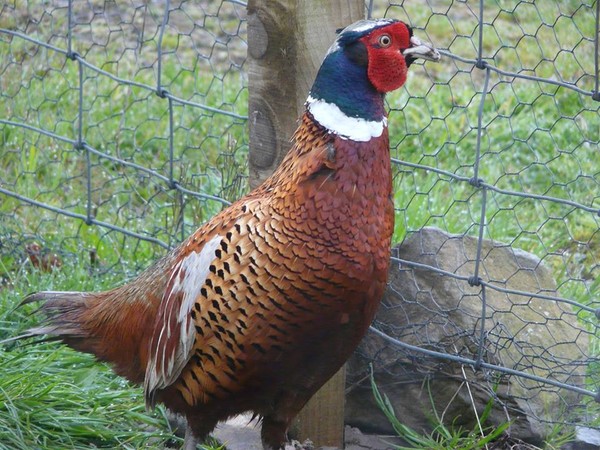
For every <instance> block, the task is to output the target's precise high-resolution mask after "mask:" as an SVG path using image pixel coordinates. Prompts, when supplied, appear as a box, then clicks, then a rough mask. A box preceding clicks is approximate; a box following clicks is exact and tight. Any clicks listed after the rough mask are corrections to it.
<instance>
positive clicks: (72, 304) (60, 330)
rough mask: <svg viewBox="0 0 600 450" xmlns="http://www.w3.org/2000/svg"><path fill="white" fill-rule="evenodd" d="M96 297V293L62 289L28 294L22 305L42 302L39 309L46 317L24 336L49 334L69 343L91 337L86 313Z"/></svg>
mask: <svg viewBox="0 0 600 450" xmlns="http://www.w3.org/2000/svg"><path fill="white" fill-rule="evenodd" d="M94 297H95V295H94V294H90V293H87V292H60V291H45V292H36V293H35V294H30V295H28V296H27V297H25V299H24V300H23V301H22V302H21V305H26V304H29V303H34V302H42V303H41V305H40V308H39V310H38V311H40V312H42V313H43V314H44V315H45V318H44V319H43V320H42V322H41V324H40V325H39V326H37V327H34V328H31V329H30V330H28V333H27V334H26V335H24V336H23V337H27V336H37V335H43V334H47V335H50V336H56V337H59V338H61V339H63V340H65V341H66V343H67V344H69V345H73V344H74V342H72V341H71V340H72V339H75V340H77V339H85V338H87V337H89V336H88V334H89V333H88V332H87V331H86V330H85V328H84V325H85V313H86V311H87V309H88V307H89V301H90V300H91V299H92V298H94ZM84 351H85V350H84ZM88 351H89V350H88Z"/></svg>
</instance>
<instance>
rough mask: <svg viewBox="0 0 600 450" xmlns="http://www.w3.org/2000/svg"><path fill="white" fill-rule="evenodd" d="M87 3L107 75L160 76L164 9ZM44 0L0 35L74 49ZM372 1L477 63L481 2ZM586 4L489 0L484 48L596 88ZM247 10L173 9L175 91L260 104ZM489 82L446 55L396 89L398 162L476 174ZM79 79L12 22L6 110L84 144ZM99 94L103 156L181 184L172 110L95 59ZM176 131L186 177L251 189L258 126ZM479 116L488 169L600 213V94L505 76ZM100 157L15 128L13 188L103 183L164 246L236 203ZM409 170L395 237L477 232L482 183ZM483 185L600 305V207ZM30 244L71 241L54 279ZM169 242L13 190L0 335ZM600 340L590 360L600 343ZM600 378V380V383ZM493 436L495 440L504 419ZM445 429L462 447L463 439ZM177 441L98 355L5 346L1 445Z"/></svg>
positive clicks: (88, 36) (77, 205)
mask: <svg viewBox="0 0 600 450" xmlns="http://www.w3.org/2000/svg"><path fill="white" fill-rule="evenodd" d="M588 3H590V2H588ZM92 4H93V5H94V7H95V8H96V10H97V11H103V12H102V13H99V12H98V13H97V14H95V15H93V17H90V16H89V11H88V8H87V7H86V8H83V7H82V6H81V5H79V4H77V2H75V4H74V7H75V10H74V13H75V17H76V23H77V25H76V26H75V28H74V36H76V40H75V50H76V51H77V52H79V53H80V54H81V55H83V56H84V57H85V58H86V60H87V61H90V62H92V63H94V64H96V65H97V66H98V67H100V68H101V69H102V70H105V71H107V72H110V73H112V74H114V75H116V76H119V77H121V78H125V79H129V80H133V81H135V82H137V83H143V84H147V85H149V86H155V85H156V83H157V81H158V80H157V59H156V49H157V46H158V37H159V36H158V33H157V32H156V30H157V25H158V24H159V23H160V20H161V14H162V4H160V3H159V4H156V5H155V6H152V5H146V6H143V7H142V8H138V9H136V10H135V11H130V10H128V9H123V10H115V9H111V6H110V5H109V6H105V5H104V3H101V2H97V1H94V2H92ZM44 5H45V4H42V3H40V4H32V3H27V4H25V3H23V4H18V5H16V4H15V5H11V4H6V5H4V6H3V7H2V8H3V9H2V10H0V28H6V29H12V30H21V31H23V32H25V30H26V32H27V34H28V35H30V36H34V37H36V38H38V39H40V40H42V41H45V42H49V43H50V44H52V45H55V46H59V47H62V48H66V45H67V43H66V39H65V38H64V30H65V27H66V10H65V8H56V9H50V8H52V7H51V6H44ZM111 5H112V4H111ZM218 5H220V6H218ZM375 5H376V7H377V8H378V9H377V11H376V14H375V15H376V16H382V15H384V14H385V15H387V16H391V17H397V18H402V19H408V20H409V22H411V23H413V24H415V25H418V26H417V29H416V31H415V33H416V34H418V35H420V36H424V37H426V38H428V39H429V40H431V41H432V42H434V43H435V44H436V45H438V46H439V47H442V48H447V49H449V51H451V52H453V53H456V54H459V55H462V56H466V57H469V58H475V56H476V43H477V33H478V30H477V26H476V25H477V14H478V11H477V10H474V9H471V8H474V6H473V5H471V4H470V3H464V2H441V1H440V2H437V1H436V2H428V3H427V5H425V6H424V5H423V4H422V3H419V2H412V3H408V2H404V7H403V8H401V7H399V6H396V5H392V6H389V7H386V5H385V2H375ZM44 8H48V11H46V13H44V10H45V9H44ZM102 8H105V9H104V10H102ZM236 8H237V9H236ZM591 8H592V7H591V5H590V4H587V3H585V2H584V3H582V2H575V1H569V2H555V3H553V2H535V3H533V2H520V1H505V0H502V1H498V2H495V3H494V4H493V5H492V4H491V3H490V4H489V5H488V2H486V9H485V10H484V22H485V25H484V47H483V56H484V58H485V59H486V60H487V61H489V62H490V64H493V65H494V66H497V67H501V68H502V69H504V70H510V71H517V72H521V73H524V74H529V75H535V76H540V77H545V78H553V79H557V80H566V81H572V82H574V83H575V84H576V85H577V86H578V87H579V88H581V89H586V90H591V89H592V88H593V77H592V76H591V75H590V74H592V73H593V71H594V67H593V50H594V48H593V42H592V41H591V38H592V36H593V35H594V32H595V31H594V27H595V24H594V14H593V11H592V10H591ZM239 16H240V12H239V7H236V6H235V5H234V4H233V3H229V2H225V3H222V4H220V2H200V8H199V7H198V6H197V5H195V4H192V3H186V2H184V3H182V5H181V7H179V8H178V9H176V10H174V11H172V12H171V15H170V25H169V28H168V30H167V32H166V33H165V35H164V36H163V47H162V48H163V50H164V59H163V69H164V71H163V75H162V83H163V86H164V87H165V88H166V89H167V90H168V91H169V92H171V93H172V94H173V95H176V96H178V97H180V98H183V99H186V100H189V101H193V102H198V103H203V104H207V105H209V106H212V107H218V108H222V109H224V110H227V111H231V112H235V113H237V114H240V115H247V97H248V94H247V89H246V87H245V86H246V78H245V77H246V75H245V73H244V68H243V58H244V56H245V42H244V38H243V37H240V36H238V34H240V33H239V27H240V25H239V24H240V21H239ZM92 18H93V19H94V20H91V19H92ZM241 35H243V33H241ZM483 81H484V72H483V71H481V70H479V69H476V68H473V67H472V66H471V65H468V64H463V63H459V62H455V61H452V60H449V59H448V58H446V59H444V61H443V62H442V63H441V64H437V65H434V64H429V63H428V64H426V65H424V66H422V65H415V66H414V67H413V68H412V69H411V74H410V76H409V82H408V83H407V86H406V88H404V89H402V90H401V91H399V92H397V93H394V94H392V95H390V96H388V105H389V107H390V117H389V123H390V133H391V136H390V140H391V143H392V156H393V157H394V158H397V159H400V160H403V161H408V162H411V163H416V164H422V165H427V166H431V167H434V168H436V169H440V170H444V171H448V172H451V173H454V174H457V175H460V176H464V177H471V176H473V173H474V172H473V164H474V162H475V148H476V141H477V112H478V108H479V103H480V100H481V91H482V87H483ZM78 83H79V82H78V66H77V63H76V62H74V61H70V60H66V59H65V57H64V55H61V54H57V53H55V52H53V51H51V50H47V49H43V48H40V47H38V46H37V45H35V44H34V43H31V42H28V41H25V40H22V39H19V38H11V37H9V36H8V35H6V34H1V33H0V96H1V98H2V105H3V113H2V117H1V118H8V119H10V120H13V121H16V122H20V123H27V124H29V125H32V126H35V127H38V128H42V129H45V130H48V131H50V132H52V133H55V134H60V135H64V136H67V137H69V138H70V139H76V137H77V134H78V127H79V116H78V111H77V107H76V105H77V104H78V95H79V91H78ZM84 88H85V92H86V95H85V97H84V101H83V122H82V133H83V137H84V139H85V141H86V142H87V143H88V144H89V145H91V146H92V147H93V148H95V149H97V150H98V151H100V152H103V153H105V154H106V155H108V156H111V157H116V158H119V159H122V160H125V161H127V162H130V163H134V164H138V165H141V166H144V167H147V168H149V169H151V170H153V171H155V172H158V173H160V174H162V175H165V176H167V177H168V176H170V171H171V166H170V158H169V151H168V149H169V139H168V137H169V125H168V123H169V110H168V105H167V103H168V102H167V101H166V100H165V99H162V98H159V97H158V96H157V95H156V94H155V93H154V92H153V91H148V90H145V89H142V88H140V87H136V86H127V85H122V84H120V83H117V82H115V81H113V80H110V79H109V78H107V77H105V76H103V75H100V74H97V73H96V72H94V71H92V70H90V69H85V70H84ZM173 124H174V131H173V149H174V158H173V162H174V164H173V173H172V176H173V180H175V181H177V182H178V183H179V184H180V185H181V186H183V187H185V188H187V189H189V190H192V191H197V192H203V193H207V194H211V195H214V196H218V197H221V198H224V199H226V200H229V201H231V200H234V199H235V198H237V197H239V196H240V195H241V194H242V193H243V192H245V191H246V190H247V183H246V180H247V168H246V156H247V150H248V148H247V147H248V146H247V143H248V136H247V129H246V126H247V124H246V122H245V121H244V120H239V119H235V118H230V117H227V116H222V115H216V114H212V113H209V112H205V111H202V110H200V109H197V108H193V107H190V106H183V105H180V104H177V103H174V108H173ZM482 125H483V134H482V140H481V153H482V157H481V161H480V167H479V177H481V178H482V179H483V180H485V181H486V182H488V183H490V184H492V185H494V186H496V187H498V188H501V189H506V190H510V191H519V192H529V193H535V194H543V195H548V196H553V197H558V198H562V199H568V200H571V201H575V202H579V203H581V204H584V205H587V206H589V207H594V208H598V207H599V203H598V202H599V201H600V197H599V196H598V192H599V186H600V181H599V179H598V171H597V167H600V153H598V151H597V147H598V143H599V142H600V119H599V107H598V102H594V101H593V100H591V99H590V98H589V97H586V96H582V95H579V94H577V93H575V92H573V91H571V90H568V89H564V88H559V87H556V86H552V85H547V84H543V83H535V82H528V81H523V80H512V79H511V78H509V77H504V76H499V75H497V74H495V73H492V75H491V78H490V84H489V92H488V94H487V96H486V101H485V103H484V108H483V116H482ZM86 158H87V155H86V154H85V152H83V151H82V150H78V149H74V148H73V146H72V145H70V144H68V143H64V142H60V141H58V140H55V139H53V138H49V137H46V136H43V135H39V134H37V133H33V132H29V131H25V130H24V129H22V128H18V127H13V126H4V125H0V185H1V186H2V187H3V188H6V189H9V190H11V191H14V192H18V193H19V194H21V195H24V196H26V197H28V198H32V199H35V200H36V201H39V202H43V203H48V204H51V205H54V206H57V207H60V208H62V209H65V210H67V211H70V212H73V213H78V214H84V215H85V214H87V192H86V191H87V186H88V182H89V185H90V198H91V210H92V211H91V212H92V214H93V216H94V217H96V218H97V219H98V220H101V221H105V222H108V223H111V224H115V225H117V226H120V227H123V228H125V229H128V230H132V231H134V232H137V233H140V234H142V235H145V236H148V237H152V238H158V239H160V240H162V241H163V242H165V243H167V244H169V245H174V244H176V243H177V242H179V241H180V240H181V239H182V238H183V237H184V236H186V235H187V234H189V233H190V232H191V231H192V230H193V229H194V228H195V226H197V225H198V224H199V223H202V222H203V221H205V220H206V219H208V218H209V217H211V216H212V215H213V214H214V213H215V212H217V211H218V210H219V209H220V208H221V207H222V204H221V203H220V202H217V201H212V200H207V199H198V198H195V197H192V196H189V195H184V194H182V193H181V192H180V191H177V190H174V189H170V188H169V186H168V183H165V182H163V181H162V180H159V179H158V178H156V177H154V176H151V175H148V174H147V173H146V172H143V171H140V170H137V169H133V168H131V167H126V166H124V165H121V164H119V163H115V162H114V161H112V160H110V159H109V158H105V157H99V156H97V155H94V154H91V155H90V157H89V164H88V161H87V159H86ZM88 167H89V168H88ZM394 171H395V178H394V200H395V205H396V212H397V215H396V228H395V232H394V240H395V242H400V241H401V240H402V239H403V238H404V237H405V236H406V235H407V234H409V233H411V232H414V231H416V230H418V229H420V228H422V227H424V226H437V227H440V228H442V229H444V230H447V231H449V232H451V233H467V234H472V235H475V234H477V232H478V223H479V220H480V214H481V191H480V190H478V189H477V188H474V187H473V186H471V185H469V184H468V183H465V182H457V181H456V180H453V179H451V178H449V177H446V176H443V175H439V174H437V173H435V172H432V171H428V170H421V169H411V168H408V167H406V166H402V165H395V166H394ZM88 173H89V174H91V177H89V178H88ZM488 194H489V195H488V199H487V206H486V228H485V237H486V238H491V239H495V240H498V241H501V242H507V243H510V244H511V245H512V246H514V247H516V248H521V249H524V250H527V251H529V252H532V253H534V254H536V255H537V256H538V257H540V258H541V260H542V261H543V263H544V264H545V265H547V266H549V267H551V268H552V270H553V272H554V274H555V278H556V280H557V283H558V286H559V291H560V293H561V295H563V296H565V297H568V298H572V299H575V300H579V301H581V302H582V303H585V304H588V305H596V306H597V305H598V282H597V279H598V276H599V275H600V265H599V261H600V241H599V239H598V237H599V234H598V228H599V226H600V223H599V221H598V218H597V217H595V216H594V215H593V214H591V213H587V212H583V211H581V210H577V209H574V208H571V207H569V206H565V205H560V204H557V203H554V202H548V201H534V200H531V199H523V198H518V197H514V196H506V195H502V194H497V193H491V192H490V193H488ZM34 241H35V242H38V243H39V244H40V245H41V247H42V249H43V252H44V253H48V254H51V253H55V252H56V253H57V254H58V255H59V257H60V260H61V262H62V267H60V268H59V269H57V270H54V271H52V272H51V273H45V272H43V271H41V270H39V268H36V267H33V266H32V264H31V261H30V260H28V257H27V253H26V250H25V247H26V245H27V244H31V243H32V242H34ZM164 251H165V250H164V249H163V248H162V247H160V246H157V245H155V244H152V243H150V242H146V241H143V240H142V241H140V240H138V239H136V238H133V237H128V236H124V235H122V234H121V233H119V232H116V231H111V230H107V229H105V228H101V227H95V226H88V225H85V224H84V223H82V222H81V221H80V220H75V219H70V218H66V217H62V216H57V215H56V214H54V213H52V212H50V211H47V210H44V209H40V208H37V207H32V206H28V205H26V204H23V203H21V202H20V201H18V200H16V199H14V198H12V197H6V196H2V197H1V201H0V277H1V279H0V282H1V284H0V339H2V338H6V337H9V336H13V335H15V334H18V332H19V331H21V330H23V329H25V328H26V327H27V326H28V325H29V324H32V323H33V322H34V320H35V316H34V317H30V316H28V315H27V313H30V312H32V310H31V309H25V310H23V311H21V310H17V311H15V310H14V309H13V308H14V306H15V305H16V304H17V303H18V302H19V300H20V298H22V296H23V295H24V294H26V293H28V292H31V291H34V290H38V289H61V290H68V289H73V290H98V289H103V288H108V287H111V286H114V285H116V284H118V283H120V282H122V280H123V279H126V278H128V277H131V276H133V275H134V274H136V273H138V272H139V271H140V270H141V269H143V268H144V267H146V266H147V265H148V264H149V263H150V262H151V261H153V260H154V259H156V258H157V257H158V256H160V255H162V254H164ZM92 255H93V256H92ZM594 280H596V281H595V282H594ZM580 316H581V323H582V327H583V328H586V327H587V332H589V333H590V335H593V334H594V333H597V330H596V329H595V328H594V324H595V321H594V319H593V318H592V317H590V316H589V315H586V314H581V315H580ZM596 336H597V334H596ZM595 342H597V340H595V341H594V343H593V344H592V348H591V349H590V353H589V354H590V357H591V356H592V355H594V357H597V355H598V354H599V352H600V349H599V348H598V346H597V345H596V344H595ZM597 382H598V379H597V375H593V373H592V372H591V376H590V383H591V385H590V387H591V388H593V387H594V385H593V383H597ZM441 431H444V430H441ZM446 431H448V430H446ZM487 431H488V432H489V435H494V436H495V434H494V433H495V430H487ZM444 432H445V431H444ZM442 434H443V433H442ZM446 437H447V438H448V439H450V438H452V439H453V438H454V434H453V432H452V430H450V434H447V435H446ZM170 439H171V433H170V430H169V428H168V424H167V422H166V419H165V416H164V412H162V411H161V410H158V411H157V412H155V413H154V414H151V415H147V414H146V413H145V412H144V411H143V398H142V394H141V392H140V390H139V389H137V388H135V387H132V386H129V385H127V384H126V383H124V382H123V381H122V380H121V379H118V378H115V377H114V376H113V375H112V374H111V372H110V370H109V369H108V368H107V367H106V366H104V365H101V364H96V363H94V362H93V361H92V359H91V358H89V357H87V356H84V355H80V354H77V353H75V352H72V351H70V350H68V349H65V348H63V347H61V346H57V345H54V344H49V343H47V344H41V345H30V346H26V347H22V346H19V345H12V346H9V347H6V348H3V349H0V448H2V446H3V445H5V446H6V447H5V448H32V447H33V448H48V449H50V448H65V447H68V448H89V447H90V446H95V447H104V448H114V447H123V448H141V447H155V448H161V447H162V446H164V445H166V444H167V443H168V442H169V440H170ZM477 439H479V437H477Z"/></svg>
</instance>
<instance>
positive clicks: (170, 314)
mask: <svg viewBox="0 0 600 450" xmlns="http://www.w3.org/2000/svg"><path fill="white" fill-rule="evenodd" d="M222 240H223V237H222V236H219V235H217V236H215V237H213V238H212V239H211V240H210V241H208V242H207V243H206V244H204V246H203V247H202V250H201V251H200V253H197V252H192V253H190V254H189V255H187V256H186V257H185V258H184V259H182V260H181V261H180V262H179V263H178V264H177V265H176V266H175V268H174V269H173V273H172V274H171V278H170V279H169V282H168V284H167V288H166V290H165V293H164V296H163V299H162V302H161V305H160V307H159V311H158V314H157V322H156V324H155V327H154V332H153V336H152V339H151V345H150V358H149V360H148V365H147V367H146V376H145V380H144V392H145V394H146V402H147V403H148V404H150V406H153V404H154V399H153V397H154V395H153V394H154V391H156V390H157V389H163V388H165V387H167V386H169V385H170V384H172V383H173V382H174V381H175V380H176V379H177V378H178V377H179V375H180V374H181V371H182V370H183V368H184V367H185V365H186V364H187V363H188V361H189V359H190V357H191V353H192V349H193V346H194V340H195V337H196V331H195V329H194V322H193V320H192V316H191V312H192V308H193V307H194V305H195V303H196V300H197V299H198V296H199V295H200V290H201V289H202V286H204V283H205V282H206V278H207V276H208V273H209V267H210V264H211V263H212V261H213V260H214V259H215V251H216V250H217V248H218V247H219V245H220V244H221V241H222Z"/></svg>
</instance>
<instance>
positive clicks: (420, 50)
mask: <svg viewBox="0 0 600 450" xmlns="http://www.w3.org/2000/svg"><path fill="white" fill-rule="evenodd" d="M410 44H411V45H410V47H408V48H407V49H406V50H404V51H403V52H402V54H403V55H404V58H405V59H406V62H407V63H408V64H411V63H412V62H414V60H415V59H417V58H421V59H424V60H426V61H435V62H437V61H439V60H440V58H441V56H440V53H439V52H438V51H437V50H436V49H435V48H434V47H433V45H431V44H429V43H427V42H421V40H420V39H419V38H418V37H416V36H412V37H411V38H410Z"/></svg>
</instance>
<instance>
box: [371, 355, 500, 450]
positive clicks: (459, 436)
mask: <svg viewBox="0 0 600 450" xmlns="http://www.w3.org/2000/svg"><path fill="white" fill-rule="evenodd" d="M371 388H372V389H373V395H374V396H375V401H376V402H377V405H378V406H379V408H380V409H381V411H382V412H383V413H384V414H385V416H386V418H387V419H388V420H389V422H390V424H391V425H392V427H393V428H394V430H395V431H396V433H397V434H398V436H399V437H400V438H402V439H403V440H405V441H406V442H407V443H408V444H409V445H411V447H405V446H402V445H395V446H394V448H395V449H396V450H414V449H415V448H420V449H428V450H479V449H484V448H487V446H488V444H491V443H493V442H494V441H496V440H497V439H499V438H500V437H501V436H502V435H503V433H504V432H505V431H506V430H507V429H508V427H509V426H510V423H509V422H506V423H503V424H501V425H500V426H497V427H483V426H482V425H481V424H484V423H485V422H486V420H487V418H488V417H489V414H490V412H491V410H492V406H493V400H492V399H490V401H489V402H488V403H487V404H486V407H485V409H484V411H483V413H482V414H481V417H480V418H479V424H480V426H479V427H477V428H475V429H473V430H464V429H462V428H460V427H458V428H453V427H448V426H446V425H445V424H444V423H443V421H442V419H441V417H440V416H439V415H438V413H437V411H436V410H435V406H434V402H433V398H432V397H431V395H432V394H431V392H430V393H429V395H430V400H431V404H432V406H434V408H433V411H434V414H435V420H436V423H435V424H434V427H433V431H431V433H429V434H423V433H420V432H418V431H416V430H413V429H412V428H410V427H408V426H406V425H404V424H403V423H402V422H400V420H399V419H398V418H397V417H396V414H395V412H394V407H393V405H392V403H391V402H390V399H389V398H388V396H387V395H385V394H382V393H381V391H380V390H379V388H378V387H377V384H376V383H375V376H374V374H373V370H372V367H371Z"/></svg>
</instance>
